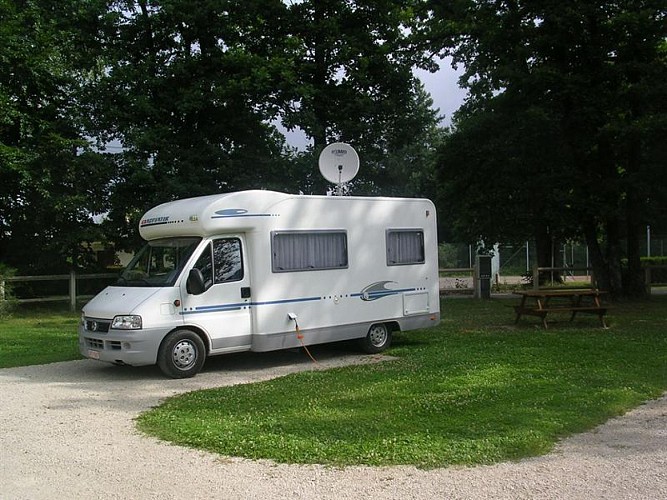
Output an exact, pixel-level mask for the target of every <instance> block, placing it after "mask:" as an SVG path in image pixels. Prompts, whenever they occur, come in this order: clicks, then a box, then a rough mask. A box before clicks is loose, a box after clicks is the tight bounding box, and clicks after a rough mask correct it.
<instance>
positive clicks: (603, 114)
mask: <svg viewBox="0 0 667 500" xmlns="http://www.w3.org/2000/svg"><path fill="white" fill-rule="evenodd" d="M436 4H437V3H436V2H433V7H434V11H433V12H434V16H433V17H432V18H430V20H429V23H430V24H432V28H431V31H432V34H433V37H432V40H433V44H434V49H436V50H445V51H448V52H449V53H450V54H451V55H452V56H453V57H454V60H455V62H456V63H460V64H463V65H464V66H465V71H464V74H463V76H462V77H461V82H462V84H463V85H465V86H466V87H467V88H468V89H469V91H470V95H469V99H468V101H467V102H466V104H465V106H464V107H463V108H462V109H461V110H460V111H459V112H458V115H457V121H456V124H455V129H454V132H453V134H452V135H451V136H450V137H449V138H448V140H447V141H446V142H445V145H444V146H443V148H442V150H441V156H440V161H439V164H438V170H439V180H440V182H441V184H442V185H443V190H442V193H441V200H442V201H441V203H442V204H443V206H444V207H445V209H446V210H449V209H451V211H452V214H453V218H454V222H455V224H454V225H455V227H456V230H457V231H458V232H459V233H460V234H461V235H462V236H464V237H466V238H468V241H476V239H477V238H482V239H483V240H485V241H513V240H515V239H517V238H526V237H528V236H529V235H531V236H533V237H534V238H535V239H536V241H537V244H538V259H539V260H540V262H541V263H544V264H546V261H548V260H549V259H548V258H547V259H545V258H543V257H541V256H543V255H544V252H543V251H540V248H545V247H547V246H548V245H546V244H545V243H544V241H545V240H546V243H548V242H549V241H551V240H552V239H555V240H556V241H562V240H563V239H565V238H568V237H570V236H574V235H576V234H579V235H584V236H585V238H586V241H587V244H588V247H589V252H590V255H591V262H592V264H593V266H594V267H595V272H596V275H597V276H598V278H599V279H600V280H601V282H602V286H603V287H604V288H606V289H609V290H610V291H611V292H612V293H614V294H616V293H620V292H621V290H622V289H623V288H625V289H626V290H627V291H629V293H631V294H639V295H641V294H642V293H643V284H642V283H641V279H638V278H639V277H640V275H641V269H640V266H639V245H638V241H639V240H638V238H639V234H640V230H641V228H642V227H644V226H645V225H646V224H647V223H650V224H654V223H658V224H661V221H662V220H663V219H664V213H665V210H666V209H667V200H666V199H665V190H664V189H662V186H663V185H664V183H665V173H664V172H665V170H664V168H662V167H661V165H664V159H665V148H664V147H663V146H662V145H661V144H660V142H659V141H658V139H657V138H658V137H664V135H665V132H666V131H667V129H666V127H667V122H666V121H665V119H664V117H665V111H666V108H665V103H666V102H667V84H666V83H665V82H666V81H667V79H666V77H667V64H665V52H664V40H665V37H666V36H667V31H666V30H667V28H666V25H665V23H664V6H663V5H662V3H661V2H658V1H648V2H641V3H613V2H603V3H591V2H574V3H572V4H571V5H569V6H568V8H563V6H562V5H561V4H559V3H554V2H549V1H545V0H525V1H518V2H507V3H497V2H485V1H478V0H468V1H463V2H456V3H453V4H449V5H448V6H446V7H445V6H439V5H436ZM455 174H458V175H455ZM484 182H488V184H487V185H486V186H485V185H484V184H483V183H484ZM622 238H626V239H627V242H628V245H627V257H628V263H629V264H628V273H627V275H626V278H627V279H626V280H625V281H626V282H624V283H621V272H620V259H621V257H622V251H621V244H620V241H621V239H622Z"/></svg>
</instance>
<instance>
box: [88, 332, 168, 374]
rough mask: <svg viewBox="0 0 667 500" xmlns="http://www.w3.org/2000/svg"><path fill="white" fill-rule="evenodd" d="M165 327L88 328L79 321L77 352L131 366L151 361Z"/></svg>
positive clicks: (99, 359) (154, 360) (162, 336)
mask: <svg viewBox="0 0 667 500" xmlns="http://www.w3.org/2000/svg"><path fill="white" fill-rule="evenodd" d="M167 333H169V329H167V328H145V329H142V330H127V331H125V330H109V331H108V332H106V333H100V332H91V331H88V330H86V329H84V327H83V325H79V352H80V353H81V355H82V356H83V357H85V358H89V359H95V360H98V361H105V362H107V363H115V364H125V365H132V366H143V365H154V364H155V363H157V353H158V349H159V348H160V344H161V343H162V339H164V337H165V336H166V335H167Z"/></svg>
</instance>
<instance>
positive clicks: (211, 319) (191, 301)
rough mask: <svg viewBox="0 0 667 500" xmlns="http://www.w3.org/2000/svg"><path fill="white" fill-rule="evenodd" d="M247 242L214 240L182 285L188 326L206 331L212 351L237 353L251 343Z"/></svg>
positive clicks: (237, 238) (232, 238)
mask: <svg viewBox="0 0 667 500" xmlns="http://www.w3.org/2000/svg"><path fill="white" fill-rule="evenodd" d="M246 255H247V254H246V250H245V238H244V237H243V235H232V236H224V237H217V238H211V239H210V240H208V241H207V244H206V246H205V247H204V248H203V249H202V251H201V253H200V254H199V257H198V258H197V261H196V263H195V265H194V267H193V268H192V269H191V270H190V271H189V275H188V279H187V280H184V282H183V284H182V285H181V297H182V298H183V315H184V319H185V323H186V325H187V324H189V325H193V326H196V327H198V328H201V329H202V330H204V331H205V332H206V333H207V334H208V336H209V338H210V339H211V350H212V351H219V352H224V351H233V350H239V349H241V348H244V347H245V348H247V347H248V346H249V345H250V343H251V319H250V301H251V299H250V273H249V269H248V266H247V257H246Z"/></svg>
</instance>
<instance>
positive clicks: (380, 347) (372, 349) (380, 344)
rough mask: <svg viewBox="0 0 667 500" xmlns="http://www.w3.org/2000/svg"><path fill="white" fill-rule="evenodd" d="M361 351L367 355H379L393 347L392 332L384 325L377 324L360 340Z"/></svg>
mask: <svg viewBox="0 0 667 500" xmlns="http://www.w3.org/2000/svg"><path fill="white" fill-rule="evenodd" d="M360 345H361V349H362V350H363V351H364V352H365V353H367V354H377V353H379V352H382V351H384V350H385V349H387V348H388V347H389V346H390V345H391V330H390V329H389V328H387V325H385V324H384V323H376V324H374V325H372V326H371V327H370V328H369V329H368V333H367V334H366V336H365V337H364V338H362V339H360Z"/></svg>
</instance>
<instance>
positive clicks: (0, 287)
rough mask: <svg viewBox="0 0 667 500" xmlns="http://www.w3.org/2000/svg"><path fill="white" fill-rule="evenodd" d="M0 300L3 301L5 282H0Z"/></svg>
mask: <svg viewBox="0 0 667 500" xmlns="http://www.w3.org/2000/svg"><path fill="white" fill-rule="evenodd" d="M0 300H5V280H2V281H0Z"/></svg>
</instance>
